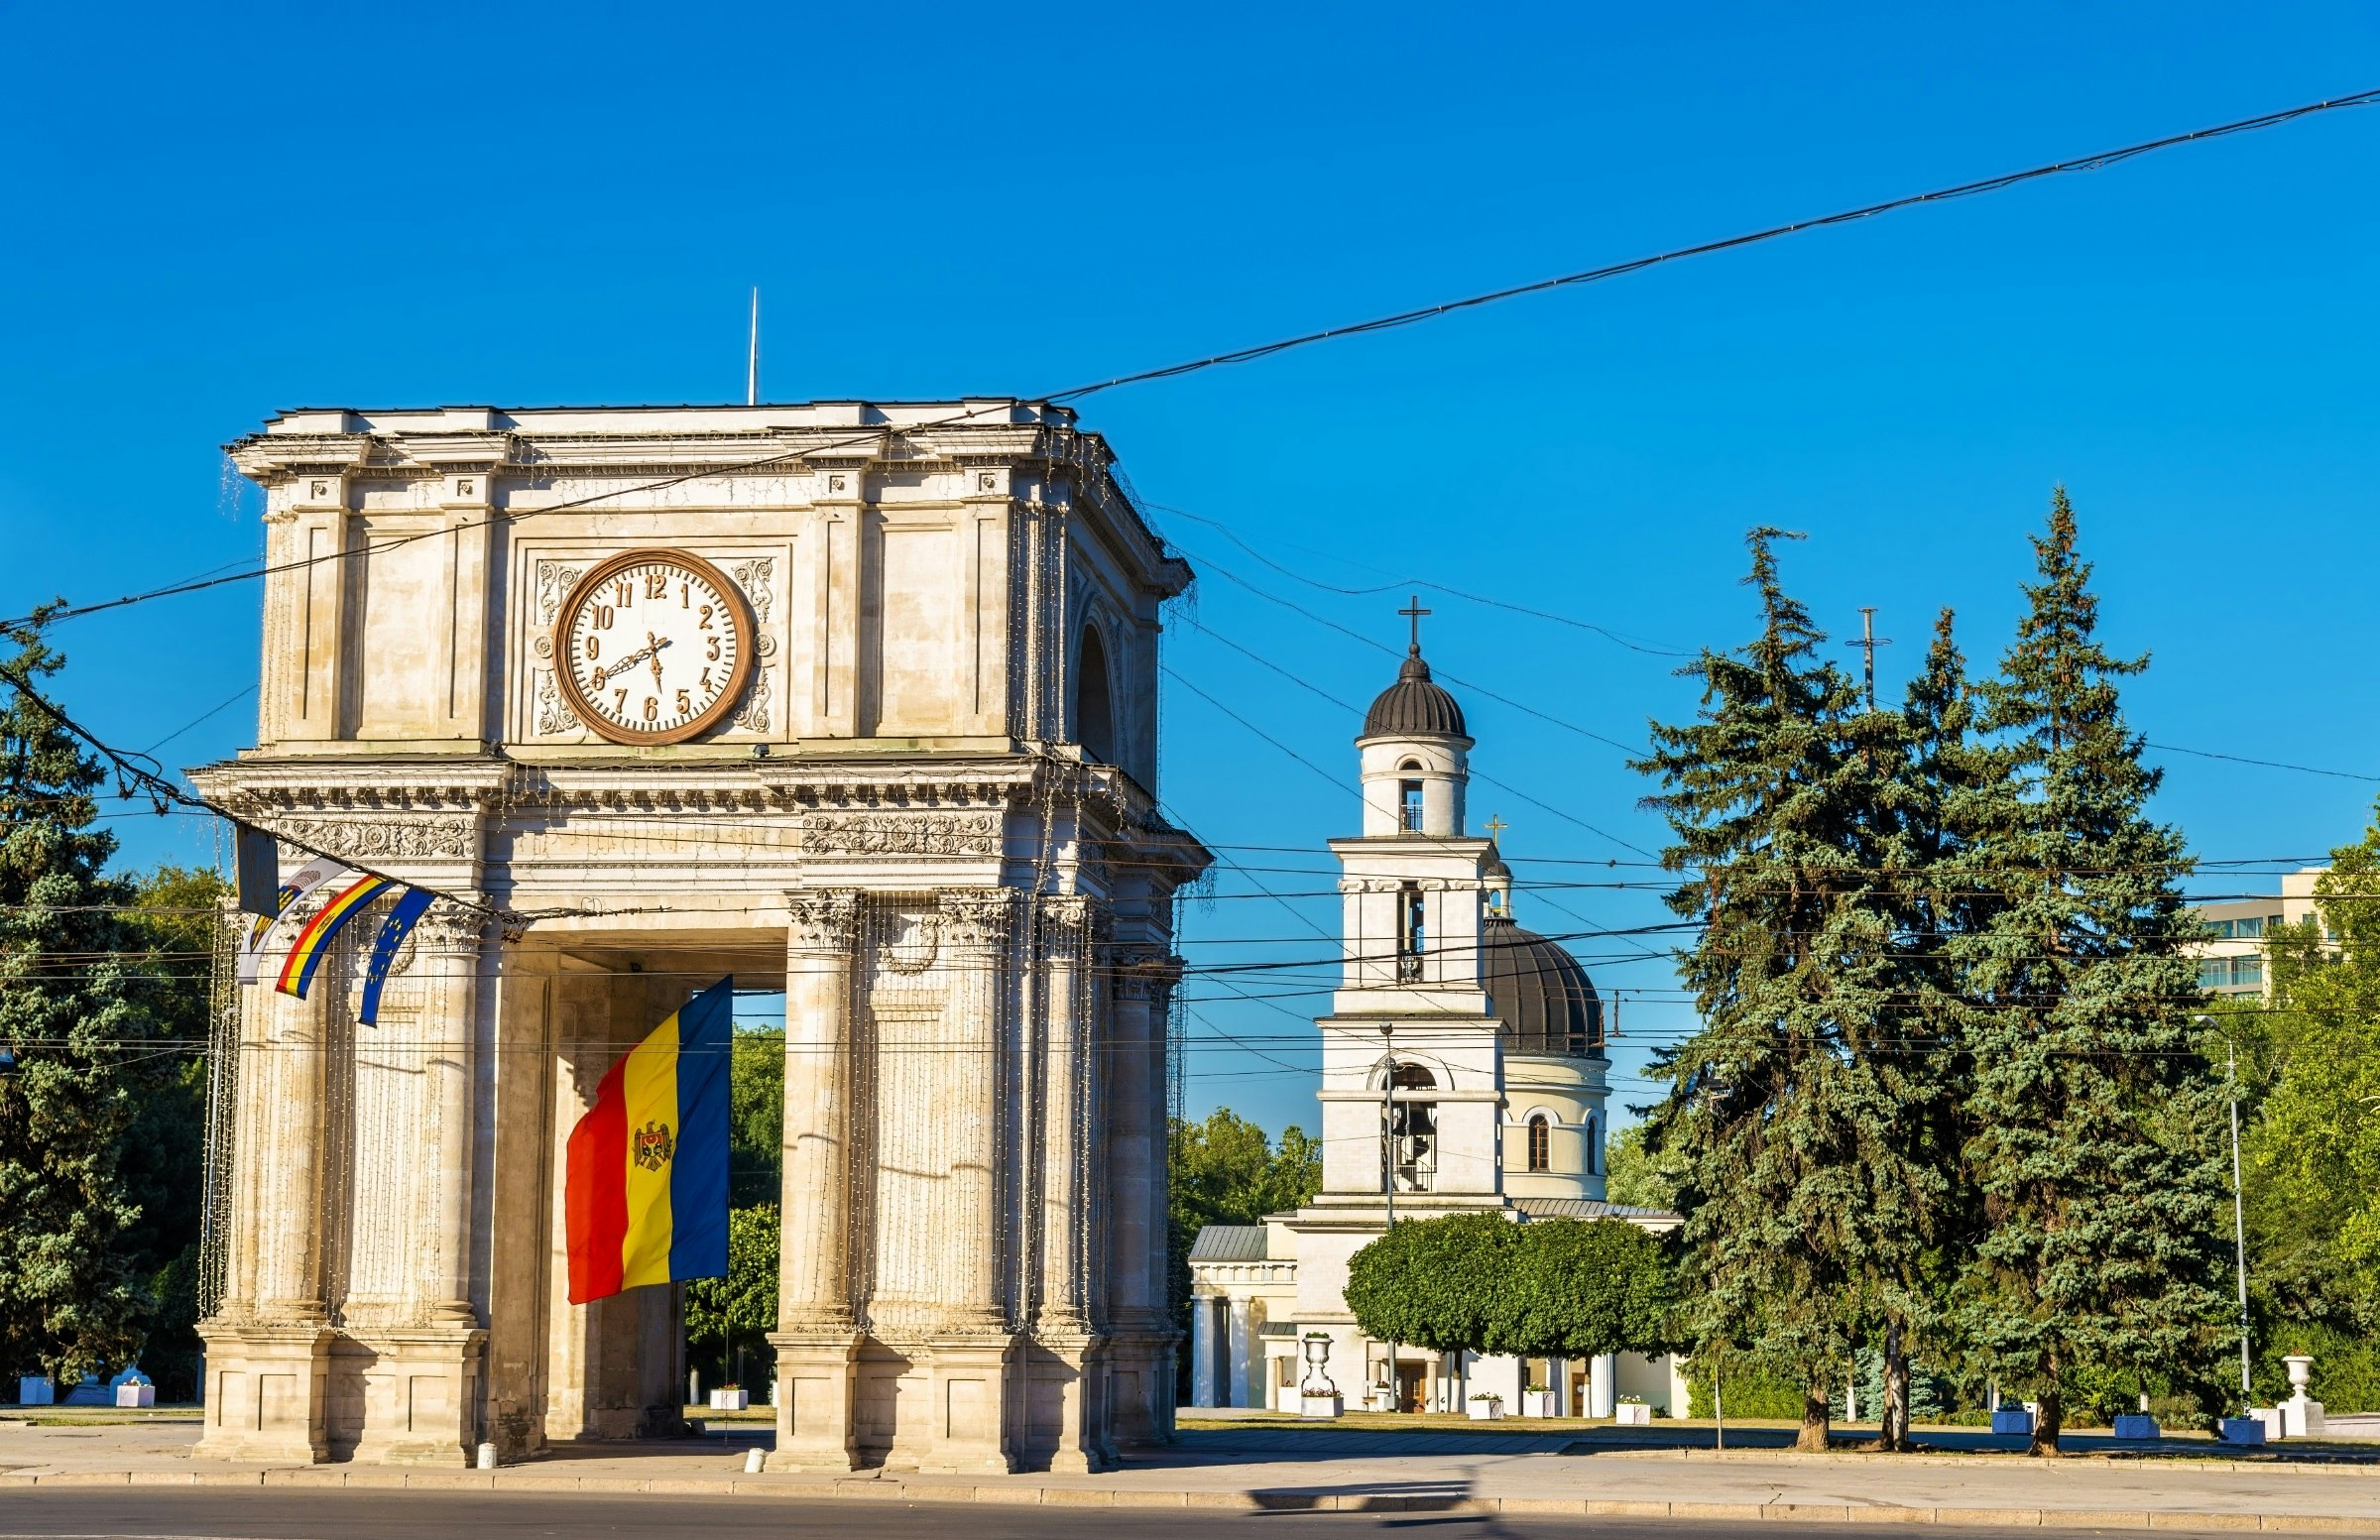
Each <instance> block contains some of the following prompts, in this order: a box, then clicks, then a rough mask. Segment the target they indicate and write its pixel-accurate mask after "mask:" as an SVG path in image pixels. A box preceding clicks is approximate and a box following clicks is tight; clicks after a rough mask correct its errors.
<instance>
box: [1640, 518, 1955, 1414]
mask: <svg viewBox="0 0 2380 1540" xmlns="http://www.w3.org/2000/svg"><path fill="white" fill-rule="evenodd" d="M1781 537H1786V536H1783V535H1782V534H1781V533H1780V532H1777V531H1773V530H1765V529H1764V530H1755V531H1753V532H1752V533H1751V536H1750V540H1749V543H1750V546H1751V552H1752V572H1751V576H1750V578H1749V580H1748V581H1749V582H1750V584H1751V585H1752V586H1753V587H1754V588H1756V589H1757V590H1758V592H1759V595H1760V605H1761V612H1762V622H1763V624H1762V629H1761V634H1760V636H1759V637H1758V638H1757V639H1755V640H1754V641H1753V642H1752V643H1751V644H1750V645H1749V646H1748V647H1746V648H1745V649H1744V650H1743V651H1742V652H1741V654H1740V655H1736V654H1723V653H1715V652H1705V653H1704V654H1703V656H1702V657H1701V658H1700V659H1699V660H1698V661H1697V662H1696V663H1695V664H1694V665H1692V667H1691V668H1690V669H1689V670H1688V671H1689V672H1691V673H1695V674H1698V675H1699V676H1700V677H1701V678H1702V680H1703V685H1704V691H1703V702H1702V710H1701V712H1700V715H1699V718H1698V720H1697V721H1695V722H1693V723H1691V724H1688V725H1685V726H1679V727H1670V726H1663V725H1660V724H1655V725H1654V727H1653V741H1654V751H1653V753H1652V754H1651V755H1650V756H1649V757H1648V758H1647V759H1646V760H1644V761H1643V762H1641V763H1640V765H1639V767H1638V768H1639V769H1641V770H1646V771H1647V772H1650V773H1654V774H1657V775H1659V776H1660V777H1661V778H1662V780H1663V782H1664V784H1665V787H1666V789H1665V791H1664V792H1663V793H1662V794H1661V795H1659V796H1656V797H1653V798H1651V799H1649V803H1648V805H1650V806H1652V807H1654V808H1656V809H1657V810H1659V811H1660V812H1662V813H1663V814H1664V815H1666V816H1667V818H1668V819H1669V822H1670V825H1671V828H1672V830H1673V831H1674V834H1675V842H1674V843H1673V844H1672V845H1671V846H1670V847H1669V848H1668V849H1667V850H1666V851H1665V852H1664V853H1663V864H1664V866H1666V867H1667V868H1668V869H1669V870H1671V871H1674V872H1678V873H1681V874H1683V875H1684V877H1685V879H1686V880H1685V882H1684V883H1683V884H1682V885H1681V886H1680V887H1679V888H1677V889H1676V890H1675V891H1674V892H1673V893H1672V894H1671V895H1670V897H1669V904H1670V907H1671V909H1672V910H1673V911H1674V912H1676V913H1678V914H1679V915H1681V916H1682V917H1685V918H1689V919H1694V920H1697V921H1699V922H1700V923H1701V925H1702V930H1701V933H1700V935H1699V937H1698V939H1697V941H1696V944H1695V945H1694V947H1693V948H1692V949H1691V950H1690V951H1688V952H1687V953H1686V954H1684V956H1683V957H1682V958H1681V971H1682V973H1683V975H1684V977H1685V978H1686V980H1687V982H1688V985H1689V987H1690V988H1691V989H1692V990H1693V991H1694V993H1695V997H1696V1002H1697V1005H1698V1007H1699V1008H1700V1012H1701V1015H1702V1017H1703V1026H1702V1028H1701V1029H1700V1030H1699V1031H1698V1032H1697V1033H1696V1034H1695V1035H1694V1036H1693V1037H1692V1038H1690V1039H1689V1040H1688V1041H1686V1042H1685V1043H1683V1044H1681V1045H1679V1047H1677V1048H1676V1049H1675V1050H1674V1051H1672V1052H1670V1053H1668V1054H1666V1055H1664V1056H1662V1057H1661V1058H1660V1059H1659V1060H1657V1062H1656V1072H1657V1073H1660V1074H1663V1075H1665V1076H1666V1077H1667V1078H1668V1079H1669V1081H1670V1092H1669V1095H1668V1097H1667V1099H1666V1100H1665V1102H1664V1103H1663V1104H1662V1106H1661V1107H1659V1108H1658V1109H1657V1110H1656V1111H1655V1112H1654V1114H1653V1116H1652V1119H1651V1122H1650V1124H1649V1125H1648V1129H1647V1135H1646V1138H1647V1148H1648V1149H1649V1150H1653V1151H1656V1152H1666V1153H1668V1154H1669V1155H1670V1156H1671V1157H1672V1158H1673V1159H1674V1161H1675V1164H1676V1165H1677V1167H1678V1168H1679V1177H1678V1182H1677V1196H1678V1206H1679V1208H1680V1210H1681V1211H1682V1212H1683V1213H1684V1214H1685V1216H1686V1227H1685V1233H1684V1243H1685V1245H1684V1257H1683V1262H1682V1268H1681V1272H1682V1277H1681V1290H1680V1292H1681V1294H1682V1295H1683V1297H1684V1298H1685V1299H1686V1300H1687V1301H1688V1305H1687V1310H1686V1319H1685V1321H1684V1323H1683V1325H1684V1328H1685V1334H1686V1335H1687V1337H1688V1338H1689V1339H1690V1340H1692V1341H1694V1342H1695V1343H1697V1344H1698V1345H1699V1346H1700V1347H1702V1348H1703V1349H1705V1350H1706V1351H1708V1350H1720V1351H1726V1350H1729V1349H1734V1350H1740V1352H1741V1356H1742V1357H1743V1358H1745V1359H1747V1360H1748V1361H1749V1362H1751V1363H1752V1364H1753V1365H1755V1366H1756V1367H1757V1368H1758V1369H1760V1370H1763V1371H1765V1372H1768V1373H1771V1374H1775V1375H1778V1376H1780V1377H1784V1378H1787V1379H1789V1380H1790V1381H1791V1382H1793V1383H1795V1384H1797V1385H1799V1386H1800V1387H1801V1392H1802V1407H1803V1410H1802V1432H1801V1440H1800V1442H1801V1447H1803V1448H1806V1449H1823V1448H1825V1447H1826V1442H1827V1435H1828V1429H1829V1419H1830V1417H1831V1411H1830V1407H1829V1402H1830V1401H1831V1400H1832V1399H1833V1398H1834V1395H1835V1392H1836V1390H1837V1389H1838V1388H1839V1387H1840V1386H1841V1384H1842V1382H1843V1381H1844V1378H1845V1377H1846V1376H1847V1374H1848V1373H1849V1371H1850V1366H1851V1361H1852V1357H1853V1354H1854V1351H1855V1350H1856V1348H1857V1347H1858V1346H1859V1343H1860V1338H1861V1335H1862V1334H1863V1332H1864V1331H1865V1330H1866V1329H1867V1327H1868V1326H1870V1325H1871V1324H1872V1323H1873V1322H1874V1321H1875V1320H1876V1319H1877V1317H1878V1315H1879V1314H1880V1313H1883V1312H1885V1311H1887V1310H1889V1309H1891V1308H1892V1307H1893V1300H1894V1298H1895V1296H1896V1290H1897V1289H1898V1288H1899V1287H1900V1284H1901V1280H1902V1279H1903V1278H1905V1277H1906V1276H1908V1275H1910V1274H1911V1273H1912V1272H1913V1269H1914V1262H1913V1253H1914V1248H1915V1246H1916V1245H1917V1244H1919V1240H1920V1238H1922V1237H1923V1236H1924V1235H1926V1234H1927V1233H1928V1225H1927V1216H1928V1215H1929V1214H1930V1212H1931V1211H1932V1210H1933V1209H1934V1208H1936V1207H1938V1206H1939V1203H1940V1189H1941V1187H1942V1185H1943V1183H1942V1178H1941V1175H1940V1171H1939V1169H1938V1167H1939V1162H1937V1163H1936V1168H1932V1169H1930V1168H1928V1167H1927V1166H1926V1165H1925V1164H1924V1162H1923V1160H1922V1158H1913V1157H1922V1156H1923V1155H1924V1153H1925V1150H1924V1146H1923V1144H1922V1141H1921V1142H1920V1143H1918V1144H1917V1145H1915V1146H1912V1144H1911V1141H1910V1140H1909V1139H1908V1138H1907V1137H1906V1135H1905V1128H1904V1125H1903V1120H1904V1116H1905V1110H1906V1107H1907V1105H1908V1103H1909V1102H1910V1101H1911V1099H1912V1098H1913V1097H1915V1096H1917V1095H1919V1094H1920V1093H1921V1092H1922V1090H1923V1088H1922V1086H1921V1085H1919V1084H1917V1083H1916V1081H1917V1079H1918V1078H1921V1077H1922V1075H1923V1073H1924V1068H1923V1067H1924V1065H1925V1063H1926V1056H1925V1055H1923V1054H1922V1053H1912V1052H1910V1051H1908V1049H1907V1048H1906V1046H1905V1043H1904V1037H1905V1034H1904V1029H1903V1026H1902V1024H1901V1022H1900V1021H1899V1019H1898V1015H1897V1012H1896V1003H1897V1001H1898V999H1899V997H1900V995H1901V994H1902V992H1903V990H1904V986H1905V982H1906V981H1905V979H1904V978H1903V970H1904V968H1905V958H1904V956H1903V949H1902V947H1901V945H1900V942H1901V939H1902V938H1901V935H1900V931H1901V929H1902V928H1903V916H1902V913H1901V910H1900V900H1899V898H1898V893H1899V892H1900V891H1902V890H1904V889H1905V888H1906V887H1907V886H1908V874H1907V872H1906V870H1905V868H1906V867H1907V864H1908V857H1907V854H1906V852H1905V849H1904V846H1905V841H1904V839H1903V837H1902V834H1901V831H1900V828H1899V823H1900V820H1901V817H1902V812H1901V808H1900V806H1899V804H1900V802H1901V801H1903V800H1905V796H1906V793H1905V782H1906V779H1907V771H1906V770H1905V768H1904V762H1905V758H1906V756H1905V745H1904V742H1903V733H1902V729H1901V725H1900V718H1899V716H1898V714H1896V713H1879V712H1869V711H1864V710H1862V709H1860V705H1861V703H1860V701H1859V697H1858V694H1857V692H1856V690H1855V689H1854V687H1853V686H1852V684H1851V682H1850V680H1849V679H1848V678H1847V677H1846V676H1845V675H1844V672H1843V671H1842V670H1841V669H1840V668H1838V667H1837V666H1836V665H1835V664H1834V663H1832V662H1829V661H1826V660H1824V659H1822V658H1821V657H1820V656H1819V652H1818V650H1819V647H1820V645H1821V644H1822V643H1823V642H1824V641H1825V638H1824V636H1823V635H1822V634H1821V633H1820V632H1819V631H1818V630H1817V629H1816V628H1815V627H1814V626H1813V625H1812V624H1811V622H1810V617H1809V614H1808V612H1807V610H1806V609H1804V607H1803V606H1802V605H1801V603H1800V602H1799V601H1797V600H1795V599H1793V598H1792V597H1790V596H1789V595H1787V594H1786V593H1785V592H1784V590H1783V587H1782V585H1781V584H1780V582H1779V580H1778V575H1777V567H1776V561H1775V555H1774V544H1775V541H1776V540H1777V539H1779V538H1781ZM1913 1066H1914V1068H1913ZM1729 1356H1730V1357H1733V1356H1734V1355H1733V1354H1730V1355H1729Z"/></svg>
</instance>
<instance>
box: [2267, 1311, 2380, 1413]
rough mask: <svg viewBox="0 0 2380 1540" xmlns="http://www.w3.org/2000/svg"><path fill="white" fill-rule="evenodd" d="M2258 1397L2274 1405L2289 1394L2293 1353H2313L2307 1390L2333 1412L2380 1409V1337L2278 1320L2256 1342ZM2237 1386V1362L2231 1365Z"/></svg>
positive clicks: (2327, 1409)
mask: <svg viewBox="0 0 2380 1540" xmlns="http://www.w3.org/2000/svg"><path fill="white" fill-rule="evenodd" d="M2255 1346H2256V1348H2257V1350H2258V1351H2257V1358H2256V1375H2255V1385H2256V1403H2257V1404H2258V1405H2259V1406H2270V1405H2272V1404H2273V1403H2274V1402H2276V1401H2281V1400H2286V1399H2287V1398H2288V1396H2289V1365H2288V1364H2286V1363H2284V1362H2281V1361H2282V1359H2283V1358H2284V1357H2286V1356H2287V1355H2289V1354H2293V1353H2310V1354H2312V1355H2314V1382H2313V1384H2312V1385H2310V1386H2309V1387H2308V1390H2307V1393H2308V1394H2310V1395H2312V1396H2313V1397H2314V1398H2315V1399H2316V1400H2318V1401H2320V1402H2321V1403H2322V1407H2323V1409H2324V1410H2325V1411H2328V1412H2330V1413H2331V1414H2332V1415H2334V1416H2344V1415H2346V1414H2348V1413H2350V1412H2380V1343H2375V1342H2373V1341H2371V1340H2370V1339H2368V1338H2363V1337H2358V1336H2355V1335H2353V1334H2350V1333H2347V1332H2341V1331H2336V1330H2333V1329H2332V1328H2330V1327H2326V1326H2307V1325H2296V1324H2276V1325H2274V1326H2272V1327H2270V1328H2269V1329H2268V1330H2267V1331H2266V1332H2265V1333H2264V1334H2263V1335H2262V1336H2261V1337H2260V1338H2259V1339H2258V1340H2257V1342H2256V1344H2255ZM2231 1371H2232V1374H2233V1376H2234V1378H2233V1380H2232V1384H2233V1387H2234V1389H2235V1390H2236V1388H2237V1385H2238V1379H2237V1377H2236V1376H2237V1374H2238V1372H2239V1364H2238V1362H2236V1360H2235V1361H2234V1362H2233V1363H2232V1365H2231Z"/></svg>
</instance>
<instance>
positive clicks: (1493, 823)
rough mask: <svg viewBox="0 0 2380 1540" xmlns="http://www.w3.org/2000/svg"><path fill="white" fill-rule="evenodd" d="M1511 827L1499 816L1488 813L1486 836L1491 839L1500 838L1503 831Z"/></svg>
mask: <svg viewBox="0 0 2380 1540" xmlns="http://www.w3.org/2000/svg"><path fill="white" fill-rule="evenodd" d="M1511 827H1512V826H1511V825H1510V824H1508V823H1506V822H1504V821H1503V820H1502V819H1501V818H1497V817H1494V816H1492V815H1490V816H1489V818H1488V819H1487V837H1488V838H1489V839H1491V840H1494V839H1501V838H1502V837H1503V833H1504V831H1505V830H1506V829H1509V828H1511Z"/></svg>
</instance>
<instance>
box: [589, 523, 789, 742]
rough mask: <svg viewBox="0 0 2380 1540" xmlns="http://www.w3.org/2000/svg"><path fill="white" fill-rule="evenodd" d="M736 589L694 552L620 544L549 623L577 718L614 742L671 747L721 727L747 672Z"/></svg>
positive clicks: (745, 627) (742, 608)
mask: <svg viewBox="0 0 2380 1540" xmlns="http://www.w3.org/2000/svg"><path fill="white" fill-rule="evenodd" d="M753 646H754V639H753V634H752V612H751V610H750V609H749V608H748V607H747V606H746V605H745V602H744V594H743V591H742V590H741V589H739V588H737V587H736V585H735V584H734V583H732V582H729V581H728V579H727V575H726V574H725V573H723V572H721V571H720V570H719V569H718V568H717V567H715V566H712V565H711V564H710V563H709V562H707V561H705V560H703V559H702V558H701V557H699V556H690V555H688V554H686V553H685V552H684V551H682V550H628V551H622V552H621V553H620V554H619V555H617V556H614V557H612V558H611V559H610V560H608V561H605V562H603V563H602V564H600V565H598V566H596V567H594V568H593V569H592V570H590V571H589V572H588V573H587V575H586V576H585V577H583V578H580V579H579V581H578V586H577V587H575V588H573V589H571V590H570V597H569V598H567V599H565V600H564V601H562V609H561V614H560V615H559V616H557V617H556V618H555V620H554V623H553V660H554V665H555V667H554V672H555V673H556V675H557V676H558V677H559V679H560V682H561V686H562V693H563V694H564V695H565V696H566V697H568V699H569V702H570V709H571V710H573V711H575V712H577V713H578V719H579V720H580V721H582V722H584V723H586V724H587V726H588V727H590V728H592V729H593V730H594V732H595V734H596V736H598V737H601V738H608V739H610V740H611V741H612V742H613V743H616V744H631V745H637V746H643V745H647V744H679V743H684V742H685V741H686V740H687V739H689V738H694V737H698V736H700V735H701V734H703V733H706V732H709V731H710V730H711V729H712V728H714V727H716V726H718V725H719V723H720V722H721V721H723V720H724V719H725V718H726V717H727V715H728V713H729V712H731V711H733V710H735V709H736V701H737V699H738V698H739V697H740V696H742V695H743V693H744V685H745V683H746V682H747V681H748V680H749V679H750V678H751V677H752V661H753V656H752V654H753Z"/></svg>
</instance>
